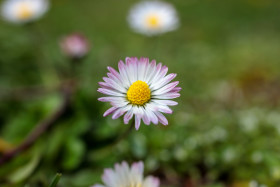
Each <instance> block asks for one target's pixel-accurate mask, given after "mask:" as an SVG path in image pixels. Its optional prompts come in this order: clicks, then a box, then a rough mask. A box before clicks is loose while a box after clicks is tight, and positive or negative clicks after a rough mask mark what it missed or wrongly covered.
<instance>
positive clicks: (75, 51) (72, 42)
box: [60, 33, 90, 58]
mask: <svg viewBox="0 0 280 187" xmlns="http://www.w3.org/2000/svg"><path fill="white" fill-rule="evenodd" d="M60 48H61V50H62V52H63V53H64V54H65V55H66V56H68V57H70V58H82V57H84V56H85V55H87V53H88V51H89V49H90V45H89V41H88V39H87V38H86V37H85V36H83V35H81V34H78V33H74V34H70V35H68V36H66V37H64V38H63V39H62V40H61V42H60Z"/></svg>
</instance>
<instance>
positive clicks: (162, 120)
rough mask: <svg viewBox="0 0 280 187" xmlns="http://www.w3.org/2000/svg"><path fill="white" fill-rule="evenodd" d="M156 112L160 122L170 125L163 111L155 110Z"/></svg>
mask: <svg viewBox="0 0 280 187" xmlns="http://www.w3.org/2000/svg"><path fill="white" fill-rule="evenodd" d="M155 114H156V115H157V117H158V120H159V122H160V123H161V124H163V125H168V121H167V119H166V117H165V116H164V115H163V114H162V113H160V112H155Z"/></svg>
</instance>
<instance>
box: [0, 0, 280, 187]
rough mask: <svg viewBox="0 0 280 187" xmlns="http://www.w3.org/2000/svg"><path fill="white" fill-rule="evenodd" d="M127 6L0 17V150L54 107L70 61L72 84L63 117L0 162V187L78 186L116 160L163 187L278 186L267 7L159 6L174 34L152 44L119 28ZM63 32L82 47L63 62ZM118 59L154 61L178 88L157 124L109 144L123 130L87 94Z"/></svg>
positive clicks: (278, 32) (276, 50) (216, 2)
mask: <svg viewBox="0 0 280 187" xmlns="http://www.w3.org/2000/svg"><path fill="white" fill-rule="evenodd" d="M0 2H1V1H0ZM137 2H139V1H135V0H131V1H126V0H118V1H115V0H106V1H98V0H81V1H77V0H59V1H54V0H53V1H51V7H50V10H49V11H48V12H47V14H46V15H45V16H44V17H43V18H42V19H40V20H38V21H36V22H34V23H32V24H26V25H13V24H11V23H8V22H5V21H4V20H0V137H1V138H0V142H1V143H0V148H1V150H0V151H1V152H2V153H1V154H3V153H4V152H5V151H7V150H10V149H11V148H14V147H16V146H17V145H19V144H20V143H21V142H22V141H23V140H24V139H25V137H27V135H28V134H29V132H31V131H32V129H33V128H34V127H35V126H36V124H38V122H40V121H42V120H43V119H45V118H48V116H50V115H51V114H53V113H54V112H55V111H56V110H57V108H58V107H59V105H60V104H61V102H62V100H63V99H62V97H61V94H60V92H61V85H63V83H64V82H67V80H68V79H69V74H68V73H67V72H69V71H71V70H73V66H75V67H74V70H75V74H74V75H75V77H74V78H75V80H76V84H75V85H76V90H75V92H74V95H73V97H72V98H71V106H70V107H69V108H68V109H67V113H66V114H65V115H63V116H62V118H61V119H60V120H59V121H57V122H56V123H55V124H54V125H53V126H52V127H51V128H50V129H49V130H48V131H46V132H45V133H44V134H43V135H42V136H41V137H40V138H39V139H38V140H37V141H36V142H35V144H34V145H33V146H32V147H31V148H29V149H27V150H26V151H24V152H23V153H21V154H19V155H18V156H16V157H15V158H14V159H13V160H11V161H9V162H7V163H5V164H4V165H2V166H1V167H0V186H28V187H29V186H30V187H32V186H46V185H47V184H48V183H49V181H50V180H51V179H52V177H53V176H54V175H55V173H57V172H61V173H62V175H63V176H62V178H61V180H60V182H59V185H60V186H69V187H72V186H73V187H83V186H89V185H92V184H95V183H97V182H100V181H101V179H100V176H101V175H102V173H103V169H104V168H108V167H112V166H113V165H114V163H115V162H121V161H123V160H126V161H128V162H129V163H132V162H134V161H138V160H143V161H144V163H145V173H146V174H152V175H154V176H158V177H160V179H161V186H163V187H178V186H179V187H181V186H182V187H196V186H203V187H224V186H232V187H247V186H248V187H258V185H257V184H256V183H258V184H259V186H261V184H265V185H266V186H275V187H276V186H280V147H279V145H280V144H279V142H280V108H279V100H280V71H279V70H280V64H279V63H280V3H279V1H277V0H275V1H273V0H231V1H224V0H207V1H198V0H185V1H182V0H170V1H168V2H170V3H172V4H173V5H174V7H175V8H176V9H177V11H178V15H179V17H180V27H179V28H178V30H176V31H174V32H170V33H166V34H164V35H161V36H158V37H146V36H143V35H140V34H136V33H134V32H133V31H132V30H131V29H130V28H129V26H128V24H127V14H128V12H129V9H130V8H131V6H132V5H133V4H135V3H137ZM73 32H78V33H82V34H83V35H84V36H86V37H87V38H88V40H89V42H90V44H91V50H90V52H89V54H88V55H87V56H86V58H85V59H84V60H83V61H79V62H75V64H74V65H73V62H71V61H70V60H69V58H67V57H65V55H63V53H62V52H61V50H60V46H59V41H60V40H61V38H63V37H64V36H65V35H68V34H71V33H73ZM127 56H136V57H141V56H144V57H149V58H150V59H156V60H157V61H158V62H163V63H164V64H165V65H167V66H168V67H169V72H172V73H177V74H178V76H177V78H176V79H177V80H179V81H180V86H181V87H182V88H183V90H182V91H181V97H180V98H178V99H177V100H176V101H178V102H179V105H178V106H176V107H173V109H174V113H173V114H172V115H168V116H167V117H168V120H169V125H168V126H163V125H158V126H154V125H150V126H146V125H143V124H142V125H141V127H140V130H139V131H136V130H135V129H133V130H131V131H130V132H129V133H128V134H127V136H126V137H125V138H123V139H121V140H119V137H120V135H122V134H123V133H125V132H126V131H127V129H128V128H129V127H128V126H125V125H124V124H123V122H122V120H121V119H119V120H112V119H111V118H110V117H106V118H103V117H102V115H103V112H104V111H105V110H106V109H107V108H108V107H109V104H106V103H100V102H98V101H97V98H98V97H100V96H101V94H100V93H98V92H97V91H96V90H97V88H98V84H97V83H98V82H99V81H101V80H102V77H103V76H105V75H106V73H107V66H112V67H114V68H117V62H118V61H119V60H121V59H122V60H124V59H125V57H127ZM250 185H251V186H250ZM253 185H254V186H253Z"/></svg>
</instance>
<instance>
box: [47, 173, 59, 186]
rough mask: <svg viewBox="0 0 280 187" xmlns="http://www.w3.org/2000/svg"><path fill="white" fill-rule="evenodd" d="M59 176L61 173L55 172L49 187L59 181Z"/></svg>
mask: <svg viewBox="0 0 280 187" xmlns="http://www.w3.org/2000/svg"><path fill="white" fill-rule="evenodd" d="M60 178H61V173H57V174H56V175H55V177H54V179H53V181H52V183H51V184H50V186H49V187H56V185H57V183H58V182H59V180H60Z"/></svg>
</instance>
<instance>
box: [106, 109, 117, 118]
mask: <svg viewBox="0 0 280 187" xmlns="http://www.w3.org/2000/svg"><path fill="white" fill-rule="evenodd" d="M116 110H117V107H111V108H109V109H108V110H107V111H106V112H105V113H104V114H103V117H106V116H108V115H110V114H112V113H113V112H115V111H116Z"/></svg>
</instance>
